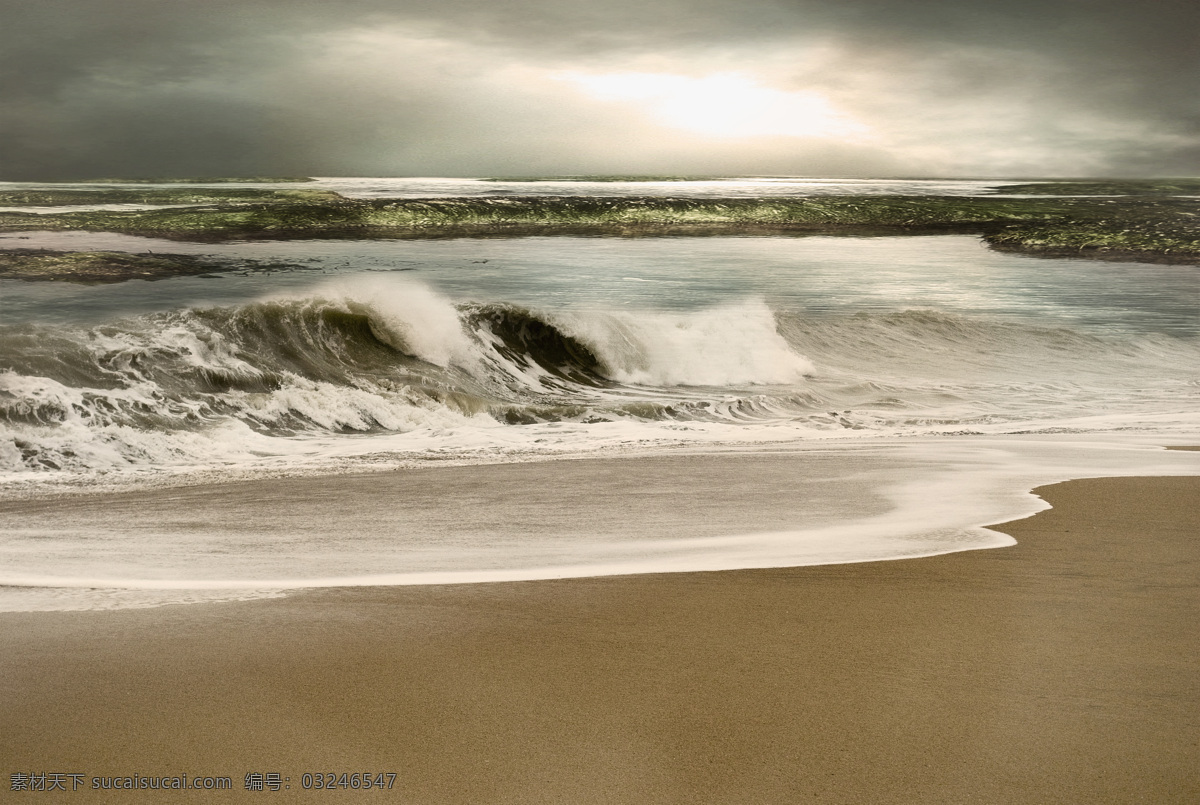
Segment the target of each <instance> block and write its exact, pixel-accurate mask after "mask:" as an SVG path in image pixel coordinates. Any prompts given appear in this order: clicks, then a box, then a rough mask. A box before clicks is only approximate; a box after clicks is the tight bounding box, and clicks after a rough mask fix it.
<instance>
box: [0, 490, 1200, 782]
mask: <svg viewBox="0 0 1200 805" xmlns="http://www.w3.org/2000/svg"><path fill="white" fill-rule="evenodd" d="M1037 493H1038V494H1039V495H1041V496H1042V497H1044V498H1045V499H1046V500H1047V501H1048V502H1049V503H1050V504H1051V505H1052V506H1053V508H1052V509H1049V510H1046V511H1043V512H1040V513H1038V514H1036V515H1034V516H1033V517H1031V518H1028V519H1026V520H1022V521H1019V522H1015V523H1007V524H1004V525H1003V526H1000V527H999V530H1001V531H1004V532H1005V533H1008V534H1011V535H1013V536H1014V537H1016V539H1017V541H1018V544H1017V545H1016V546H1013V547H1006V548H998V549H994V550H975V551H965V552H960V553H953V554H948V555H943V556H935V557H928V558H919V559H908V560H902V561H888V562H867V563H859V564H847V565H828V566H820V567H800V568H791V569H771V570H744V571H723V572H712V573H678V574H652V575H633V576H614V577H600V578H582V579H563V580H542V581H530V582H512V583H498V584H465V585H442V586H409V587H359V588H331V589H322V590H311V591H304V592H296V593H292V594H289V595H287V596H286V597H282V598H274V599H267V600H258V601H245V602H231V603H217V604H202V605H189V606H167V607H159V608H151V609H125V610H119V611H114V612H44V613H37V612H23V613H5V614H3V615H0V646H2V650H0V667H2V668H3V673H2V674H0V680H2V682H0V684H2V685H3V690H4V693H3V696H0V702H2V703H3V705H2V706H3V713H2V720H3V723H4V724H5V725H6V726H5V729H4V730H3V735H2V737H0V757H4V758H5V760H6V763H5V766H6V768H5V769H4V771H5V774H6V781H5V782H6V786H5V788H6V789H7V788H8V785H7V783H8V782H9V779H8V777H9V776H10V775H12V774H14V773H18V772H20V773H26V772H28V773H31V774H37V773H40V772H44V773H49V774H56V773H57V774H81V775H83V776H82V777H81V778H78V779H80V780H82V784H81V788H80V790H79V791H77V792H74V793H72V792H70V791H69V790H68V791H67V792H66V793H61V792H59V793H55V794H49V793H47V794H38V795H36V796H37V797H38V798H39V799H44V800H55V801H66V800H75V801H89V802H143V801H144V802H161V801H164V800H163V795H162V793H161V792H158V791H147V790H143V791H104V790H100V791H91V790H87V792H86V793H85V789H89V788H90V786H91V785H92V782H93V780H92V778H93V777H104V776H111V777H118V778H120V777H122V776H126V775H146V776H150V775H159V776H164V775H182V774H187V775H189V778H195V777H200V776H214V777H215V776H227V777H229V778H230V779H231V780H232V785H233V788H232V790H231V791H228V792H219V791H175V792H172V794H171V801H175V802H220V801H244V800H245V799H247V798H254V797H271V796H273V797H274V798H277V799H281V800H286V801H325V802H327V801H330V800H331V799H340V800H342V801H355V802H359V801H361V802H405V803H410V802H411V803H426V802H427V803H462V802H522V803H525V802H579V803H584V802H620V803H626V802H628V803H663V802H722V803H741V802H746V803H750V802H755V803H767V802H769V803H775V802H778V803H784V802H789V803H790V802H829V803H835V802H836V803H858V802H862V803H885V802H886V803H892V802H896V803H900V802H905V803H908V802H912V803H933V802H971V801H978V802H989V803H1028V802H1047V801H1053V802H1078V803H1085V802H1086V803H1101V802H1112V803H1118V802H1119V803H1127V802H1137V801H1146V802H1156V803H1169V802H1180V803H1182V802H1194V801H1196V799H1197V797H1198V796H1200V763H1198V762H1197V761H1200V748H1198V746H1197V736H1200V708H1198V707H1197V704H1198V703H1200V679H1198V677H1197V675H1196V672H1195V662H1194V650H1193V648H1192V641H1193V636H1194V625H1195V623H1196V619H1197V616H1200V585H1198V584H1197V578H1198V575H1197V573H1196V570H1197V566H1198V565H1197V563H1198V561H1200V549H1198V547H1197V543H1196V541H1195V535H1196V533H1197V532H1198V531H1200V507H1197V506H1196V505H1195V504H1196V501H1197V500H1198V499H1200V478H1196V477H1159V478H1105V479H1091V480H1081V481H1071V482H1067V483H1063V484H1056V485H1053V486H1051V487H1045V488H1041V489H1039V490H1037ZM322 772H334V773H335V774H338V775H340V774H341V773H342V772H347V773H351V774H352V773H355V772H358V773H360V774H361V773H365V772H370V773H372V774H376V773H394V774H395V778H394V784H393V786H392V788H391V789H390V790H388V789H386V788H385V789H384V790H379V789H378V788H374V787H373V788H372V789H370V790H363V789H361V788H360V789H359V790H352V789H350V788H348V787H347V788H344V789H343V788H337V789H336V790H334V791H329V790H320V791H318V790H308V791H305V790H303V780H304V778H303V775H304V774H305V773H309V774H312V775H317V774H318V773H322ZM255 773H262V774H264V775H267V774H272V773H277V774H279V775H280V781H281V785H283V786H290V788H288V789H287V790H286V792H285V791H284V790H283V789H282V788H281V791H280V792H279V793H273V792H271V791H270V790H269V789H268V790H267V791H265V792H263V793H261V794H259V793H257V792H253V793H252V792H249V791H247V790H246V789H245V782H246V775H247V774H255ZM314 779H316V778H312V777H310V778H308V781H309V784H310V785H312V784H313V783H312V781H313V780H314ZM381 779H386V778H381ZM71 780H72V778H69V777H68V778H66V783H67V784H66V787H67V788H68V789H70V787H71ZM6 793H7V791H6ZM10 796H11V797H12V798H13V799H17V798H18V797H17V794H15V793H13V794H10Z"/></svg>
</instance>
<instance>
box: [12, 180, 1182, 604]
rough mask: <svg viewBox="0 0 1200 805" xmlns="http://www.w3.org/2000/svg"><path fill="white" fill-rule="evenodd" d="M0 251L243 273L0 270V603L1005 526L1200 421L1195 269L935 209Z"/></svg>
mask: <svg viewBox="0 0 1200 805" xmlns="http://www.w3.org/2000/svg"><path fill="white" fill-rule="evenodd" d="M318 185H319V186H320V187H321V188H325V189H335V190H338V191H339V192H343V193H344V194H346V195H357V196H358V197H387V196H389V195H390V196H394V197H409V198H411V197H420V196H422V195H426V196H435V195H439V196H456V195H460V196H465V195H481V194H485V195H486V194H550V193H554V194H567V193H570V194H596V195H630V194H635V193H636V194H643V195H650V194H663V195H666V194H670V195H689V194H691V195H702V196H714V197H715V196H720V195H722V194H723V195H726V196H740V197H747V196H750V197H753V196H755V195H761V196H768V195H780V194H792V195H796V194H800V195H803V194H820V193H828V192H838V193H845V192H858V193H908V192H911V193H921V192H925V193H939V194H958V195H973V194H980V193H984V192H986V188H987V185H985V184H983V183H979V182H946V181H942V182H907V183H905V182H895V181H892V182H876V183H871V182H866V181H855V182H841V183H837V182H819V181H809V182H807V183H805V182H804V181H800V180H784V179H779V180H769V181H768V180H756V181H751V180H746V181H741V182H736V183H735V182H728V183H724V184H723V183H721V182H682V183H681V182H670V183H667V182H664V183H655V184H654V185H653V186H648V185H645V184H640V183H638V184H634V183H571V182H554V183H540V182H512V183H488V182H482V181H473V180H451V179H419V180H386V179H355V180H349V179H346V180H334V179H329V180H321V181H320V182H319V183H318ZM318 185H314V186H318ZM305 186H307V185H305ZM106 187H111V185H106ZM848 187H853V188H854V189H853V190H848V189H847V188H848ZM0 248H56V249H86V250H109V251H128V252H137V253H144V252H147V251H152V252H155V253H181V254H194V255H204V256H206V257H209V258H211V259H214V260H217V261H220V262H224V263H228V264H229V265H231V266H233V267H234V269H233V270H231V271H227V272H221V273H213V274H211V275H205V276H193V277H181V278H175V279H168V280H160V281H153V282H147V281H140V280H135V281H129V282H124V283H120V284H115V285H97V286H83V285H75V284H68V283H55V282H40V283H32V282H20V281H15V280H0V484H2V487H0V609H92V608H108V607H119V606H146V605H156V604H163V603H175V602H184V601H205V600H218V599H222V598H230V597H247V596H250V597H252V596H261V595H278V594H281V593H282V591H286V590H288V589H296V588H304V587H311V586H326V585H341V584H411V583H452V582H464V583H469V582H480V581H489V580H505V579H532V578H550V577H563V576H580V575H603V574H609V573H635V572H665V571H679V570H718V569H724V568H734V567H767V566H788V565H800V564H822V563H831V562H850V561H874V560H885V559H901V558H906V557H915V556H925V555H931V554H937V553H944V552H947V551H953V550H967V549H973V548H989V547H1003V546H1005V545H1011V544H1012V540H1011V539H1010V538H1008V537H1006V536H1005V535H1002V534H999V533H997V532H993V531H989V530H987V529H985V528H983V527H982V526H985V525H986V524H988V523H995V522H1000V521H1002V520H1005V519H1012V518H1014V517H1020V516H1023V515H1027V514H1031V513H1033V512H1034V511H1037V510H1038V509H1039V508H1040V507H1042V506H1043V505H1044V504H1042V503H1041V502H1040V500H1038V499H1037V498H1036V497H1034V496H1032V495H1031V494H1030V493H1029V490H1030V489H1031V488H1032V487H1033V486H1036V485H1038V484H1042V483H1048V482H1052V481H1057V480H1065V479H1067V478H1073V477H1084V476H1094V475H1133V474H1197V473H1200V461H1198V459H1200V455H1198V454H1195V453H1187V452H1181V451H1167V450H1164V449H1163V447H1164V446H1166V445H1187V444H1197V443H1200V394H1198V393H1200V275H1198V274H1197V270H1196V268H1195V267H1194V266H1170V265H1149V264H1138V263H1122V262H1099V261H1087V260H1080V259H1051V258H1042V257H1028V256H1022V255H1015V254H1010V253H1000V252H995V251H991V250H989V249H987V248H986V247H985V246H984V245H983V244H982V243H981V242H979V240H978V239H977V238H975V237H971V236H963V235H922V236H906V237H828V236H794V237H791V236H789V237H766V236H755V237H724V236H722V237H640V238H618V237H527V238H460V239H442V240H369V241H356V240H294V241H278V242H265V241H256V242H233V243H225V244H212V243H184V242H175V241H160V240H154V239H148V238H139V237H133V236H126V235H115V234H103V233H85V232H66V233H62V232H60V233H52V232H34V233H21V234H20V235H17V234H0ZM387 471H397V472H393V473H391V474H389V475H387V478H388V479H389V480H388V481H387V483H386V484H384V485H383V486H380V483H381V482H380V481H379V479H380V478H383V477H384V476H383V475H380V473H385V472H387ZM372 478H374V479H375V480H374V481H372V480H371V479H372ZM347 479H359V480H360V481H362V484H361V485H362V486H363V488H368V487H369V488H371V489H375V490H376V492H375V493H373V494H372V495H370V496H358V497H356V493H355V492H354V491H353V490H354V486H353V484H350V483H348V481H347ZM330 488H336V489H337V490H338V496H334V497H331V496H330V495H328V494H322V490H328V489H330ZM239 490H240V491H239ZM246 490H257V492H256V494H257V493H262V494H265V491H264V490H271V495H272V496H273V497H271V498H270V499H261V498H253V496H251V497H250V498H246V497H245V494H247V493H246ZM301 490H303V491H302V492H301ZM385 492H386V495H385V494H384V493H385ZM239 495H241V496H242V497H239Z"/></svg>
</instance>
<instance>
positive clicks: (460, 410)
mask: <svg viewBox="0 0 1200 805" xmlns="http://www.w3.org/2000/svg"><path fill="white" fill-rule="evenodd" d="M0 356H3V357H2V358H0V468H2V469H4V470H5V471H8V472H29V471H62V470H67V471H91V470H107V469H121V468H127V467H131V466H134V467H137V466H142V467H149V466H155V467H181V466H212V465H225V464H239V463H243V462H246V461H253V460H255V459H256V458H261V457H264V456H277V457H278V456H283V457H287V456H302V455H305V454H306V453H308V452H311V450H312V449H314V448H313V443H314V440H324V441H322V442H321V444H322V445H324V446H325V447H327V446H328V445H329V444H330V441H329V440H331V439H333V440H338V439H342V440H343V442H342V446H343V448H342V449H345V450H348V451H349V452H358V453H367V452H370V451H371V450H374V449H377V445H376V443H374V442H372V441H371V438H370V437H372V436H378V435H395V434H413V433H420V434H422V435H423V436H424V437H428V438H432V439H436V438H438V437H439V436H443V435H446V434H458V435H459V436H460V437H461V438H459V439H458V442H456V443H457V444H466V443H468V442H469V441H470V439H469V438H467V437H463V436H462V434H472V433H475V434H480V433H495V432H496V429H498V428H499V429H504V428H506V426H513V425H549V424H553V423H573V424H574V425H576V426H579V428H584V429H586V428H587V427H589V426H599V425H602V424H605V423H609V424H611V423H649V424H651V425H653V424H654V423H658V424H660V425H671V426H673V427H674V426H678V425H679V423H692V424H696V425H698V424H704V423H709V424H716V425H723V426H739V427H745V426H753V425H772V426H779V425H786V426H788V427H793V428H800V429H807V431H806V432H809V431H811V432H813V433H828V432H845V431H861V432H874V433H884V434H890V433H903V432H930V431H934V432H940V431H946V432H964V431H970V430H971V429H985V430H986V429H988V428H1001V429H1008V430H1012V429H1016V428H1021V427H1041V428H1046V427H1059V426H1070V427H1085V428H1086V427H1098V428H1106V427H1123V426H1126V425H1128V422H1129V421H1130V420H1129V418H1130V417H1133V418H1136V416H1137V414H1138V411H1139V410H1140V409H1139V407H1138V402H1139V400H1140V399H1145V400H1147V401H1150V402H1152V403H1153V404H1154V405H1156V406H1158V408H1156V409H1155V410H1161V403H1162V401H1163V399H1164V398H1171V397H1173V396H1179V397H1180V398H1181V399H1182V396H1183V395H1187V394H1194V392H1195V385H1196V384H1195V380H1194V379H1192V380H1190V381H1189V380H1187V379H1183V380H1179V381H1172V382H1166V383H1164V381H1162V380H1161V378H1162V377H1164V376H1168V377H1172V376H1175V373H1173V372H1169V371H1164V370H1165V369H1167V368H1168V367H1177V366H1179V365H1181V361H1186V362H1188V363H1185V364H1182V365H1200V361H1198V360H1197V359H1198V358H1200V351H1198V350H1197V347H1196V345H1195V344H1194V343H1193V342H1191V341H1187V340H1181V339H1173V338H1170V337H1167V336H1143V337H1141V338H1140V340H1139V339H1132V338H1131V339H1129V340H1124V341H1113V340H1105V339H1101V338H1098V337H1094V336H1090V335H1086V334H1081V333H1077V332H1073V331H1069V330H1064V329H1053V328H1038V327H1031V326H1029V325H1024V324H1018V323H1011V322H1000V321H993V320H987V319H976V318H968V317H964V316H957V315H949V314H942V313H933V312H929V311H904V312H898V313H880V314H866V313H855V314H848V315H838V314H836V313H833V314H821V315H816V314H810V313H803V312H796V311H781V310H772V309H771V308H770V307H769V306H768V305H767V304H766V303H765V302H764V301H762V300H747V301H743V302H740V303H738V304H733V305H726V306H720V307H713V308H708V309H704V310H697V311H691V312H668V311H628V310H574V309H565V310H551V311H547V310H535V309H530V308H526V307H521V306H517V305H512V304H507V303H501V302H471V303H460V304H455V303H452V302H451V301H450V300H448V299H446V298H444V297H442V296H440V295H438V294H437V293H435V292H433V291H432V290H430V289H428V288H426V287H425V286H422V285H420V284H417V283H404V282H399V281H396V280H395V279H388V280H374V281H371V280H361V281H354V282H344V283H341V284H338V285H330V286H328V287H326V288H324V289H322V290H321V291H320V292H318V293H315V294H313V295H310V296H305V297H292V298H274V299H267V300H262V301H258V302H254V303H251V304H247V305H243V306H238V307H227V308H205V309H181V310H175V311H170V312H163V313H157V314H153V315H146V316H140V317H135V318H128V319H122V320H117V321H112V322H110V323H107V324H105V325H103V326H99V327H94V328H88V329H82V328H81V329H65V328H51V327H45V326H40V325H33V324H22V325H12V326H4V327H0ZM1151 379H1152V380H1151ZM1189 384H1190V385H1189ZM1114 385H1115V386H1121V387H1127V388H1128V392H1127V393H1122V394H1120V395H1118V399H1119V401H1117V402H1114V401H1113V400H1114V395H1113V393H1112V390H1113V387H1114ZM1098 399H1105V400H1107V401H1106V402H1105V403H1104V404H1103V406H1102V407H1103V409H1104V410H1106V411H1108V412H1111V413H1115V414H1118V415H1120V416H1117V418H1116V419H1106V420H1105V421H1104V422H1097V421H1096V419H1095V417H1094V416H1092V417H1091V418H1092V420H1093V421H1092V424H1091V425H1084V424H1080V422H1081V420H1082V419H1086V418H1087V417H1088V416H1091V415H1090V414H1089V413H1088V412H1090V411H1094V410H1095V409H1096V406H1097V400H1098ZM1122 416H1123V417H1124V418H1122ZM1122 423H1123V424H1122ZM673 433H674V434H675V435H676V436H678V431H677V428H676V430H675V431H673ZM575 434H576V436H575V438H576V440H577V443H579V439H581V438H583V439H584V440H585V441H586V437H579V435H578V434H579V429H578V428H577V429H576V431H575ZM552 438H553V437H552V435H550V434H548V433H541V432H539V434H538V435H537V439H539V440H543V441H544V440H546V439H552ZM355 439H357V440H358V441H353V440H355ZM345 440H350V441H345ZM322 449H324V447H323V448H322Z"/></svg>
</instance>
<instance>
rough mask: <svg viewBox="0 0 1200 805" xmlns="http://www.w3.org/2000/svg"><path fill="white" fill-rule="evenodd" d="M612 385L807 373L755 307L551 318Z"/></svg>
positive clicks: (707, 382)
mask: <svg viewBox="0 0 1200 805" xmlns="http://www.w3.org/2000/svg"><path fill="white" fill-rule="evenodd" d="M552 321H553V322H554V323H555V324H556V325H557V326H558V327H559V328H560V329H561V330H562V331H563V332H565V333H567V334H568V335H570V336H572V337H574V338H576V339H578V340H579V341H581V342H582V343H584V344H586V345H587V346H588V347H589V348H590V349H591V350H592V352H593V353H594V354H595V355H596V357H597V358H598V359H599V360H600V361H601V363H602V364H603V365H604V368H605V370H606V374H607V375H608V376H609V377H611V378H612V379H613V380H618V381H621V382H623V383H635V384H640V385H648V386H745V385H758V384H786V383H795V382H797V381H799V380H800V379H801V378H802V377H803V376H804V375H805V374H806V373H809V372H812V371H813V365H812V363H811V362H810V361H809V360H808V359H806V358H804V357H803V356H801V355H797V354H796V353H795V352H793V351H792V349H791V347H790V346H788V343H787V341H785V340H784V338H783V336H781V335H780V334H779V333H778V331H777V330H776V325H775V316H774V314H773V313H772V312H771V309H770V308H769V307H767V305H766V303H765V302H763V301H762V300H757V299H756V300H746V301H743V302H741V303H738V304H733V305H722V306H719V307H712V308H708V309H705V310H699V311H692V312H687V313H665V312H654V313H647V312H641V311H639V312H637V313H632V312H624V311H622V312H612V313H596V312H591V313H576V314H563V315H555V316H553V317H552Z"/></svg>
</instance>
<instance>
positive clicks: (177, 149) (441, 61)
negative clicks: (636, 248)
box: [0, 0, 1200, 180]
mask: <svg viewBox="0 0 1200 805" xmlns="http://www.w3.org/2000/svg"><path fill="white" fill-rule="evenodd" d="M1198 84H1200V4H1197V3H1195V2H1193V0H1186V1H1184V0H1178V1H1177V0H1158V1H1157V2H1156V1H1155V0H1144V1H1143V2H1117V1H1116V0H1099V1H1098V2H1089V0H1047V1H1044V2H1033V1H1032V0H1009V1H1008V2H992V1H991V0H986V1H985V0H955V2H950V1H949V0H914V1H913V2H900V1H899V0H837V1H836V2H835V1H834V0H637V2H635V1H634V0H612V1H611V2H606V3H596V2H594V0H592V1H589V2H582V0H490V2H481V1H480V0H440V1H439V2H433V1H432V0H338V1H337V2H330V1H329V0H237V1H236V2H234V0H203V1H201V0H39V2H29V1H28V0H0V104H2V106H0V109H2V110H3V111H2V115H3V116H2V117H0V178H3V179H8V180H20V179H56V178H57V179H63V178H85V177H99V176H193V175H238V174H243V175H245V174H255V175H325V176H329V175H400V176H403V175H427V176H428V175H455V176H487V175H514V174H541V173H601V172H609V173H612V172H616V173H625V172H637V173H678V172H682V173H692V174H730V173H734V174H802V175H812V176H820V175H840V176H884V175H890V176H896V175H908V176H917V175H932V176H955V175H958V176H968V175H972V176H1052V175H1059V176H1081V175H1174V176H1181V175H1196V174H1197V173H1200V171H1198V169H1197V167H1198V165H1200V101H1198V99H1200V86H1198Z"/></svg>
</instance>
